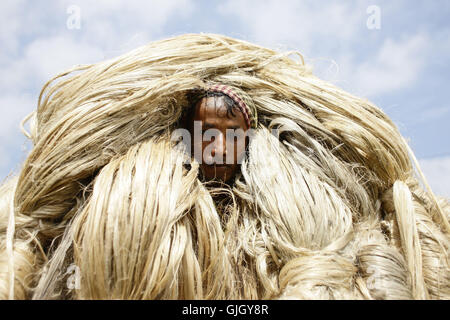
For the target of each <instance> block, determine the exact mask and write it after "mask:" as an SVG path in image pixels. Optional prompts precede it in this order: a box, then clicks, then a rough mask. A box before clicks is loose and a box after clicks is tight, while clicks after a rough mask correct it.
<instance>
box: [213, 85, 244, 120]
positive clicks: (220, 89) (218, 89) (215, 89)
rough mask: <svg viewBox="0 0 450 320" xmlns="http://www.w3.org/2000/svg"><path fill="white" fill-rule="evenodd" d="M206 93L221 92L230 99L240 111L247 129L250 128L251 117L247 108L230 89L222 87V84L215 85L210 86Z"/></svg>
mask: <svg viewBox="0 0 450 320" xmlns="http://www.w3.org/2000/svg"><path fill="white" fill-rule="evenodd" d="M207 91H209V92H221V93H223V94H225V95H227V96H228V97H230V98H231V99H232V100H233V101H234V102H235V103H236V104H237V105H238V106H239V109H240V110H241V111H242V114H243V115H244V118H245V121H246V122H247V125H248V127H249V128H250V127H251V118H252V115H251V113H250V111H249V108H248V107H247V105H246V104H245V102H244V101H243V100H242V99H241V98H240V97H239V96H238V95H237V94H236V93H235V92H234V91H233V89H231V88H230V87H228V86H226V85H223V84H215V85H213V86H210V87H209V88H208V89H207Z"/></svg>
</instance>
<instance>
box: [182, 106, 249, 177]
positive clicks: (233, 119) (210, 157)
mask: <svg viewBox="0 0 450 320" xmlns="http://www.w3.org/2000/svg"><path fill="white" fill-rule="evenodd" d="M233 113H234V115H232V114H230V113H229V112H227V106H226V104H225V101H224V97H205V98H202V99H200V100H199V101H198V102H197V104H196V105H195V110H194V115H193V117H192V119H191V123H190V132H191V136H192V141H191V144H192V145H191V147H192V150H194V148H195V147H197V148H198V150H201V155H202V159H196V160H197V161H198V162H199V163H200V169H201V171H202V174H203V177H204V178H205V179H206V180H208V181H210V180H216V181H221V182H225V183H227V182H230V181H231V179H232V178H233V177H234V176H235V175H236V173H237V172H239V170H240V164H239V162H240V161H241V159H242V158H243V157H244V155H245V149H246V146H247V140H246V138H245V136H244V135H239V136H237V137H230V136H229V137H228V138H229V140H228V143H227V129H232V130H238V129H241V130H243V132H245V131H247V130H248V129H249V127H248V125H247V123H246V121H245V118H244V115H243V114H242V112H241V111H240V110H239V109H238V108H237V107H235V108H234V109H233ZM194 121H201V133H202V134H204V133H205V132H206V130H208V129H216V130H218V131H216V132H217V133H218V135H217V136H214V137H211V140H209V139H205V138H203V139H202V138H200V139H195V135H194ZM230 139H233V140H234V143H233V141H230ZM205 150H206V152H205ZM229 152H233V153H234V157H233V160H234V161H233V162H232V163H227V161H226V157H227V153H229ZM193 154H194V151H193ZM217 159H220V161H217ZM220 162H222V163H220Z"/></svg>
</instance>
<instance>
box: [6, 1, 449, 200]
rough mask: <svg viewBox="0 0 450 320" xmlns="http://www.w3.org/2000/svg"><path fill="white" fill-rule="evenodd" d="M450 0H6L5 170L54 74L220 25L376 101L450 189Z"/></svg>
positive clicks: (435, 185) (10, 168) (23, 149)
mask: <svg viewBox="0 0 450 320" xmlns="http://www.w3.org/2000/svg"><path fill="white" fill-rule="evenodd" d="M449 16H450V1H447V0H435V1H432V2H431V1H423V0H416V1H406V0H396V1H374V0H372V1H365V0H360V1H350V0H349V1H331V0H329V1H328V0H322V1H298V0H284V1H278V0H268V1H263V0H259V1H254V0H249V1H245V0H244V1H242V0H221V1H214V0H213V1H194V0H164V1H162V0H161V1H156V0H155V1H140V0H126V1H119V0H98V1H88V0H79V1H76V0H70V1H65V0H62V1H51V0H50V1H45V2H43V1H31V0H29V1H25V0H2V1H1V2H0V48H1V50H0V72H1V77H0V110H1V117H0V182H1V181H3V180H4V179H5V178H6V177H7V176H10V175H14V174H17V173H18V172H19V170H20V167H21V164H22V163H23V162H24V160H25V159H26V156H27V154H28V153H29V151H30V150H31V148H32V145H31V143H30V142H29V141H27V139H26V137H25V136H24V135H23V134H22V132H21V131H20V127H19V124H20V121H21V120H22V119H23V118H24V117H25V116H26V115H27V114H29V113H30V112H32V111H33V110H35V108H36V106H37V101H38V97H39V93H40V90H41V89H42V87H43V85H44V84H45V83H46V82H47V81H48V80H50V79H51V78H52V77H53V76H55V75H56V74H58V73H60V72H63V71H64V70H66V69H68V68H70V67H72V66H74V65H78V64H90V63H96V62H99V61H102V60H105V59H109V58H113V57H115V56H118V55H120V54H123V53H125V52H128V51H130V50H132V49H134V48H136V47H138V46H141V45H144V44H147V43H149V42H151V41H154V40H160V39H164V38H167V37H171V36H176V35H180V34H184V33H200V32H204V33H217V34H224V35H227V36H231V37H234V38H239V39H242V40H246V41H249V42H253V43H256V44H260V45H264V46H266V47H269V48H272V49H275V50H278V51H290V50H294V51H298V52H300V53H301V54H302V55H303V57H304V58H305V61H306V63H307V64H308V65H310V66H311V67H312V69H313V72H314V73H315V74H316V75H317V76H319V77H320V78H322V79H324V80H327V81H330V82H332V83H334V84H335V85H337V86H339V87H341V88H343V89H345V90H347V91H348V92H350V93H352V94H355V95H358V96H361V97H365V98H367V99H369V100H370V101H372V102H373V103H375V104H376V105H377V106H379V107H380V108H381V109H382V110H383V111H384V112H385V113H386V114H387V115H388V116H389V117H391V119H392V120H393V121H394V123H395V124H396V125H397V126H398V128H399V130H400V132H401V133H402V135H403V136H404V137H405V138H406V139H407V141H408V142H409V144H410V147H411V148H412V150H413V151H414V154H415V155H416V157H417V158H418V159H419V163H420V166H421V169H422V171H423V172H424V173H425V176H426V177H427V180H428V182H429V184H430V185H431V188H432V189H433V191H434V192H435V193H436V194H439V195H442V196H445V197H450V140H449V137H450V86H449V81H450V41H449V40H450V21H449V19H448V17H449Z"/></svg>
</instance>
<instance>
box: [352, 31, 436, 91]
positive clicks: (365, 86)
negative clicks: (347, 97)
mask: <svg viewBox="0 0 450 320" xmlns="http://www.w3.org/2000/svg"><path fill="white" fill-rule="evenodd" d="M428 47H430V39H429V38H428V37H427V36H426V35H424V34H417V35H413V36H411V37H408V38H406V39H404V40H402V41H395V40H393V39H391V38H388V39H386V40H385V41H384V43H383V45H382V46H381V48H380V49H379V50H378V52H377V54H376V55H375V56H374V57H369V58H368V59H367V61H366V62H363V63H362V64H360V65H357V66H350V65H349V66H347V67H346V71H345V72H346V73H347V76H348V78H349V79H350V80H349V81H350V83H351V84H352V86H353V88H354V89H353V90H354V91H355V92H357V93H358V94H361V95H364V96H371V97H373V96H377V95H380V94H383V93H386V92H393V91H395V90H398V89H402V88H405V87H407V86H410V85H411V84H412V83H414V82H415V81H416V80H417V78H418V76H419V75H420V73H421V71H422V69H423V67H424V65H425V61H426V59H427V54H428V51H427V48H428Z"/></svg>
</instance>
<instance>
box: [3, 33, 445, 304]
mask: <svg viewBox="0 0 450 320" xmlns="http://www.w3.org/2000/svg"><path fill="white" fill-rule="evenodd" d="M207 83H220V84H224V85H228V86H232V87H234V88H239V89H240V90H241V91H242V92H243V93H244V94H245V98H246V99H247V101H251V103H252V106H253V108H254V112H255V113H257V124H256V127H257V129H256V134H255V136H254V137H253V139H252V140H251V142H250V144H249V146H248V155H247V157H246V158H245V160H244V162H243V163H242V166H241V173H240V174H238V175H237V176H236V178H235V181H234V183H233V184H232V185H231V186H230V187H226V186H223V187H221V188H218V187H216V186H211V185H208V183H205V182H203V181H201V180H200V179H199V178H198V171H199V165H198V163H197V162H196V161H195V160H191V157H189V156H188V155H186V153H185V152H183V150H181V149H180V148H178V147H177V145H176V144H175V142H174V141H172V139H171V134H172V133H173V132H174V130H176V129H177V128H179V126H180V121H181V119H182V117H183V114H185V113H186V112H190V109H189V108H190V107H191V104H190V101H189V99H188V93H189V92H191V91H192V90H194V89H195V90H198V89H202V88H205V87H206V85H207ZM26 120H27V121H28V120H29V122H30V130H29V132H26V134H27V135H28V136H29V138H30V139H31V140H32V141H33V144H34V147H33V149H32V151H31V152H30V154H29V155H28V157H27V159H26V161H25V163H24V164H23V166H22V169H21V171H20V173H19V175H18V176H17V177H14V178H12V179H10V180H9V181H7V182H6V183H4V185H3V186H2V187H1V189H0V298H2V299H8V298H13V299H449V298H450V272H449V270H450V268H449V259H448V258H449V239H450V237H449V235H450V233H449V232H450V225H449V212H450V207H449V203H448V201H447V200H446V199H442V198H439V197H437V196H435V195H434V194H433V193H432V192H431V190H430V189H429V188H428V186H427V184H426V182H425V180H424V178H423V175H422V177H421V172H420V169H418V167H417V165H414V161H416V160H415V158H414V155H413V154H412V152H411V151H410V150H409V147H408V145H407V143H406V142H405V140H404V139H403V137H402V136H401V135H400V133H399V131H398V129H397V128H396V126H395V125H394V124H393V123H392V121H391V120H390V119H389V118H388V117H387V116H386V115H385V114H384V113H383V112H382V111H381V110H380V109H379V108H378V107H376V106H375V105H373V104H372V103H370V102H369V101H367V100H365V99H361V98H358V97H355V96H353V95H351V94H349V93H347V92H345V91H343V90H341V89H339V88H337V87H335V86H334V85H332V84H329V83H327V82H324V81H322V80H320V79H318V78H317V77H315V76H314V75H313V74H312V73H311V71H310V69H309V68H308V67H307V66H306V65H305V64H304V63H303V61H302V59H301V56H300V58H299V59H294V58H293V57H292V55H291V53H279V52H275V51H273V50H270V49H267V48H263V47H260V46H256V45H253V44H250V43H247V42H244V41H240V40H236V39H232V38H229V37H224V36H219V35H212V34H189V35H183V36H177V37H173V38H170V39H166V40H162V41H157V42H153V43H150V44H149V45H146V46H143V47H141V48H138V49H136V50H133V51H132V52H129V53H127V54H125V55H122V56H120V57H118V58H115V59H112V60H108V61H104V62H100V63H97V64H93V65H88V66H80V67H76V68H73V69H72V70H69V71H67V72H65V73H63V74H61V75H59V76H57V77H55V78H54V79H52V80H51V81H49V82H48V83H47V84H46V85H45V86H44V88H43V90H42V92H41V95H40V98H39V102H38V107H37V110H36V111H35V112H34V113H33V114H32V115H31V116H30V117H29V119H26ZM274 129H276V130H277V131H278V134H279V135H278V136H277V135H274V134H272V130H274ZM186 162H189V165H186ZM424 186H425V187H424ZM219 193H221V194H224V195H225V197H222V199H225V200H221V201H216V200H215V196H216V195H217V194H219ZM72 271H76V272H72ZM74 276H76V279H75V280H76V281H75V282H71V281H72V280H74V278H73V277H74ZM74 283H75V286H73V285H70V284H74Z"/></svg>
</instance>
